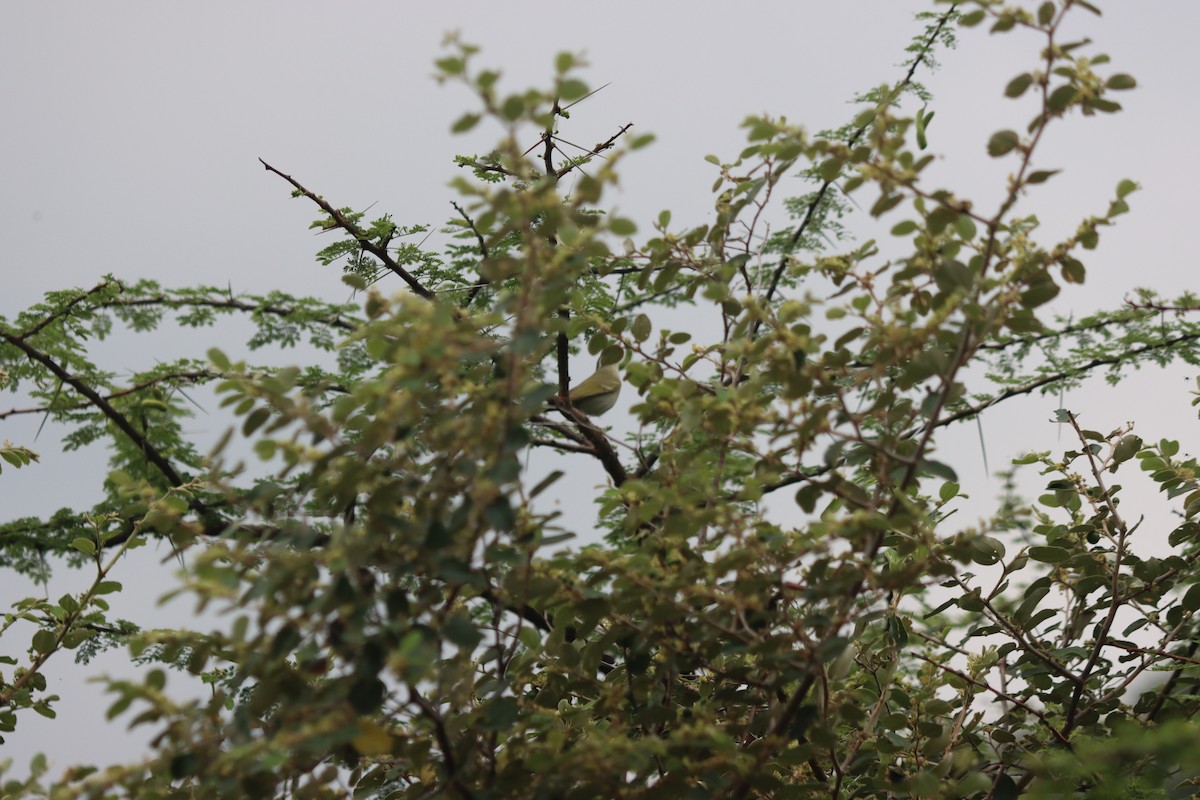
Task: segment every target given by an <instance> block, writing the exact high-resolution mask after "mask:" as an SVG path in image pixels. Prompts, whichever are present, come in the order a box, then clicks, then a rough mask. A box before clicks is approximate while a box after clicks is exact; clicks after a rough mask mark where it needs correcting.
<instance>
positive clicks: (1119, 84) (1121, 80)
mask: <svg viewBox="0 0 1200 800" xmlns="http://www.w3.org/2000/svg"><path fill="white" fill-rule="evenodd" d="M1104 86H1105V88H1106V89H1112V90H1113V91H1117V92H1122V91H1126V90H1128V89H1132V88H1134V87H1136V86H1137V80H1135V79H1134V77H1133V76H1132V75H1126V74H1125V73H1123V72H1118V73H1117V74H1116V75H1113V76H1111V77H1110V78H1109V79H1108V80H1107V81H1105V82H1104Z"/></svg>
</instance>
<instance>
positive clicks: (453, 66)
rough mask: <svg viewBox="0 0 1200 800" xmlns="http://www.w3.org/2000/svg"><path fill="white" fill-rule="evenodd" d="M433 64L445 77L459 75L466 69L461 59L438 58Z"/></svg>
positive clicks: (451, 57)
mask: <svg viewBox="0 0 1200 800" xmlns="http://www.w3.org/2000/svg"><path fill="white" fill-rule="evenodd" d="M433 63H434V64H435V65H437V68H438V69H440V70H441V71H442V72H444V73H446V74H447V75H461V74H462V72H463V70H464V69H466V64H464V63H463V61H462V59H461V58H454V57H453V56H450V57H447V58H439V59H438V60H437V61H434V62H433Z"/></svg>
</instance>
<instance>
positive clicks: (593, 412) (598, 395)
mask: <svg viewBox="0 0 1200 800" xmlns="http://www.w3.org/2000/svg"><path fill="white" fill-rule="evenodd" d="M619 394H621V373H620V372H618V371H617V365H616V364H606V365H604V366H603V367H600V369H598V370H596V372H595V373H594V374H593V375H592V376H591V377H589V378H587V379H585V380H584V381H583V383H581V384H579V385H578V386H573V387H571V405H573V406H575V408H577V409H579V410H580V411H582V412H583V413H585V414H587V415H588V416H589V417H598V416H600V415H601V414H603V413H604V412H605V411H608V410H609V409H610V408H612V407H613V406H614V405H615V404H616V402H617V396H618V395H619Z"/></svg>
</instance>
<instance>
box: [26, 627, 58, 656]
mask: <svg viewBox="0 0 1200 800" xmlns="http://www.w3.org/2000/svg"><path fill="white" fill-rule="evenodd" d="M57 641H58V637H57V636H55V635H54V631H48V630H46V629H45V628H43V629H42V630H39V631H37V632H36V633H34V634H33V642H32V644H33V649H34V652H37V653H41V654H42V655H45V654H46V653H49V652H51V651H53V650H54V646H55V643H56V642H57Z"/></svg>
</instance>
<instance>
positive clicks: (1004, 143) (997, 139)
mask: <svg viewBox="0 0 1200 800" xmlns="http://www.w3.org/2000/svg"><path fill="white" fill-rule="evenodd" d="M1020 143H1021V137H1020V136H1018V135H1017V132H1016V131H996V132H995V133H993V134H992V138H990V139H988V146H987V151H988V155H990V156H992V157H993V158H998V157H999V156H1002V155H1004V154H1005V153H1009V152H1011V151H1012V150H1013V148H1015V147H1017V146H1018V145H1019V144H1020Z"/></svg>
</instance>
